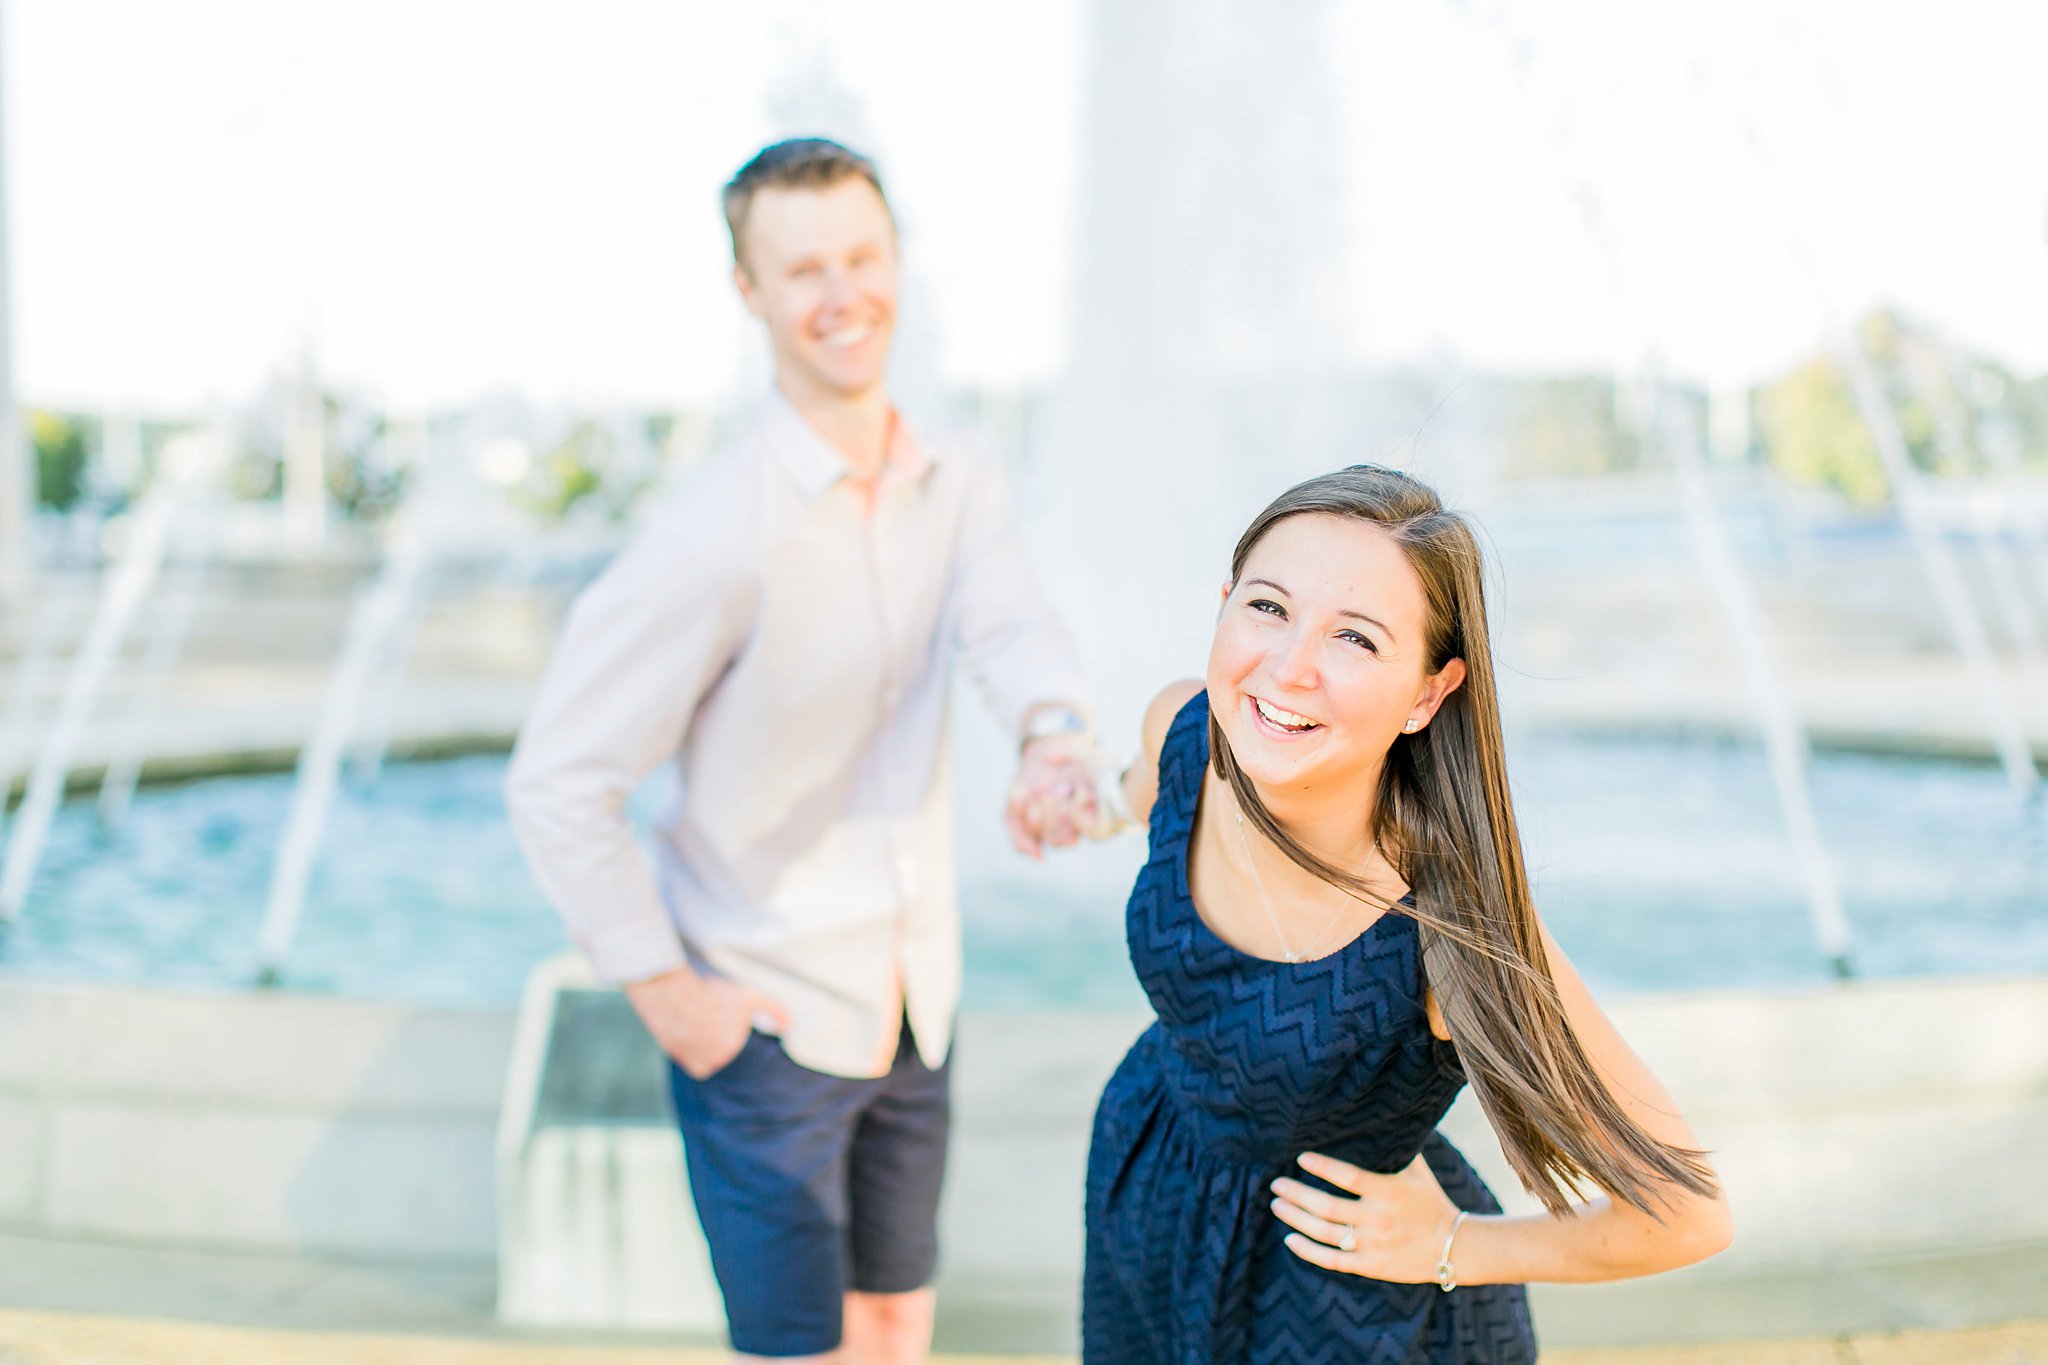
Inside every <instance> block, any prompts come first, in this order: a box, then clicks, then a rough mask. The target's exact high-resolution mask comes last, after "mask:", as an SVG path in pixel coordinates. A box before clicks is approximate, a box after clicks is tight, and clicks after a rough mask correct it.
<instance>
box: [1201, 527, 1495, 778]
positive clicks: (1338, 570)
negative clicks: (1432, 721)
mask: <svg viewBox="0 0 2048 1365" xmlns="http://www.w3.org/2000/svg"><path fill="white" fill-rule="evenodd" d="M1428 634H1429V607H1428V602H1427V599H1426V598H1425V596H1424V593H1423V587H1422V580H1421V579H1420V578H1419V577H1418V576H1417V575H1416V572H1415V570H1414V568H1413V567H1412V566H1411V565H1410V564H1409V563H1408V557H1407V555H1405V554H1404V553H1403V552H1402V551H1401V548H1400V546H1399V545H1397V544H1396V543H1395V542H1394V538H1393V536H1392V535H1390V534H1388V532H1387V531H1386V530H1385V529H1384V528H1382V527H1380V526H1378V525H1376V524H1374V523H1372V522H1369V521H1360V520H1358V519H1356V518H1352V517H1339V516H1330V515H1327V514H1322V513H1308V514H1304V515H1300V516H1293V517H1288V518H1286V519H1285V520H1282V521H1280V522H1277V523H1275V524H1274V526H1273V527H1272V529H1271V530H1269V531H1268V532H1267V533H1266V535H1265V536H1264V538H1262V539H1261V540H1260V541H1259V543H1258V544H1257V545H1256V546H1254V547H1253V549H1252V552H1251V555H1250V556H1249V557H1248V558H1247V559H1246V561H1245V565H1244V572H1243V574H1242V576H1241V577H1240V578H1239V579H1238V581H1237V582H1236V583H1234V584H1230V585H1227V586H1226V587H1225V589H1224V599H1223V614H1222V616H1221V617H1220V618H1219V619H1218V620H1217V623H1216V638H1215V641H1214V643H1213V644H1212V645H1211V646H1210V649H1209V671H1208V684H1209V705H1210V708H1211V710H1212V712H1213V714H1214V715H1215V717H1216V719H1217V722H1218V723H1219V724H1220V725H1221V726H1222V727H1223V733H1224V736H1225V738H1227V739H1228V740H1229V741H1230V748H1231V752H1232V753H1233V754H1235V755H1236V758H1237V762H1238V764H1239V766H1241V767H1242V768H1243V769H1244V771H1245V775H1246V776H1248V777H1250V778H1251V779H1252V780H1253V781H1254V782H1256V783H1257V784H1258V785H1259V786H1260V787H1261V788H1265V789H1267V790H1278V789H1293V790H1297V791H1307V790H1308V789H1316V790H1318V791H1324V790H1332V789H1339V790H1345V791H1353V790H1357V791H1358V792H1359V794H1360V795H1367V794H1369V793H1370V792H1371V791H1372V789H1373V788H1372V786H1371V785H1369V784H1371V783H1373V782H1375V781H1376V780H1377V777H1378V773H1379V769H1380V765H1381V762H1382V760H1383V759H1384V758H1385V757H1386V754H1387V750H1388V749H1390V748H1391V747H1392V746H1393V744H1394V741H1395V740H1396V739H1398V738H1399V737H1400V735H1401V734H1402V732H1403V726H1404V725H1405V724H1406V723H1407V722H1408V721H1410V720H1414V721H1417V722H1418V723H1420V724H1425V725H1426V724H1427V723H1428V721H1429V718H1430V717H1431V716H1433V715H1434V714H1435V713H1436V708H1437V706H1438V705H1440V704H1441V703H1442V701H1443V699H1444V698H1445V697H1447V696H1449V695H1450V693H1451V692H1452V691H1453V690H1454V689H1455V688H1456V687H1457V686H1458V684H1459V683H1460V682H1462V681H1463V680H1464V676H1465V666H1464V662H1463V661H1462V660H1452V661H1451V662H1450V663H1448V664H1446V665H1445V667H1444V668H1443V670H1442V671H1441V672H1438V673H1432V672H1431V671H1430V667H1429V663H1430V661H1429V640H1428ZM1361 783H1363V784H1368V785H1364V786H1362V787H1360V786H1358V785H1357V784H1361Z"/></svg>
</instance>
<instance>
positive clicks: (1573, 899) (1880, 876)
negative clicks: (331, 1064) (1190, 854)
mask: <svg viewBox="0 0 2048 1365" xmlns="http://www.w3.org/2000/svg"><path fill="white" fill-rule="evenodd" d="M1511 768H1512V771H1513V772H1514V773H1515V776H1516V800H1517V808H1518V811H1519V813H1520V818H1521V821H1522V827H1523V834H1524V839H1525V843H1526V845H1527V848H1528V852H1529V858H1530V863H1531V868H1532V872H1533V874H1534V877H1535V882H1536V890H1537V897H1538V903H1539V905H1540V906H1541V907H1542V909H1543V911H1544V914H1545V916H1546V918H1547V919H1548V921H1549V923H1550V925H1551V927H1552V929H1553V930H1554V932H1555V933H1556V935H1557V937H1558V939H1559V940H1560V941H1561V942H1562V943H1563V944H1564V946H1565V948H1566V950H1567V951H1568V952H1570V953H1571V954H1572V956H1573V958H1574V959H1575V960H1576V961H1577V962H1578V964H1579V966H1580V968H1581V970H1582V971H1584V972H1585V974H1586V975H1587V977H1588V978H1589V979H1590V980H1591V981H1592V982H1593V983H1594V985H1595V986H1596V987H1597V988H1599V989H1602V990H1604V991H1617V992H1639V991H1665V990H1676V989H1694V988H1711V987H1728V986H1743V985H1774V986H1775V985H1797V984H1801V983H1809V982H1818V981H1821V980H1824V979H1826V977H1827V974H1828V969H1827V964H1826V963H1825V961H1824V960H1823V959H1822V958H1821V956H1820V955H1819V953H1818V952H1817V951H1816V949H1815V947H1814V943H1813V936H1812V932H1811V929H1810V927H1809V925H1808V922H1807V917H1806V910H1805V905H1804V902H1803V899H1802V896H1801V891H1800V884H1799V881H1798V876H1797V869H1796V866H1795V864H1794V863H1793V860H1792V858H1791V855H1790V850H1789V848H1788V847H1787V845H1786V842H1785V839H1784V836H1783V834H1782V832H1781V827H1780V824H1779V821H1778V816H1777V809H1776V805H1775V797H1774V795H1773V792H1772V788H1771V785H1770V781H1769V776H1768V773H1767V771H1766V768H1765V764H1764V758H1763V754H1762V753H1761V751H1760V750H1758V749H1755V748H1753V747H1749V746H1746V745H1741V744H1736V743H1730V742H1716V741H1705V740H1701V741H1680V740H1669V741H1666V740H1646V739H1637V738H1630V739H1605V738H1577V737H1573V738H1565V737H1555V736H1552V737H1543V738H1531V739H1525V740H1523V741H1522V742H1519V743H1517V744H1516V745H1515V746H1514V749H1513V753H1512V757H1511ZM503 771H504V762H503V760H502V759H498V758H467V759H458V760H450V761H443V762H435V763H416V764H395V765H392V766H391V767H389V768H387V769H386V770H385V772H384V773H383V775H382V776H381V777H380V778H379V779H378V780H377V781H376V782H375V783H374V784H373V785H371V786H369V787H367V788H364V789H361V790H355V791H350V792H346V793H345V794H344V796H343V797H342V799H341V800H340V802H339V804H338V806H337V808H336V810H335V813H334V819H333V823H332V825H331V827H330V830H329V834H328V838H327V841H326V844H325V846H324V852H323V856H322V858H321V861H320V864H319V867H318V870H317V874H316V877H315V880H314V884H313V887H312V892H311V897H310V901H309V903H308V905H307V908H306V913H305V915H304V918H303V920H302V921H301V928H300V933H299V938H298V942H297V944H296V945H295V948H294V951H293V955H292V958H291V961H290V964H289V967H288V971H287V974H286V985H287V987H288V988H292V989H300V990H307V991H320V992H339V993H344V994H347V995H351V996H360V997H366V998H373V999H395V1000H406V1001H414V1002H422V1003H444V1004H491V1005H503V1004H509V1003H511V1002H513V1001H515V1000H516V999H517V998H518V994H519V990H520V987H521V984H522V982H523V980H524V978H525V975H526V973H527V971H528V970H529V969H530V968H531V967H532V965H533V964H534V963H535V962H537V961H539V960H540V959H542V958H544V957H546V956H549V955H550V954H552V953H555V952H558V951H560V950H561V949H562V948H563V947H564V946H565V940H564V938H563V936H562V933H561V930H560V929H559V927H558V925H557V923H556V920H555V918H554V916H553V915H552V914H551V913H550V911H549V910H548V908H547V906H546V904H545V902H544V901H543V900H542V898H541V896H540V893H539V891H538V890H537V889H536V888H535V887H534V885H533V883H532V881H531V879H530V878H529V877H528V875H527V873H526V870H525V867H524V865H523V863H522V862H521V859H520V855H519V851H518V849H517V847H516V846H515V844H514V842H513V839H512V835H511V831H510V830H509V829H508V828H507V826H506V824H505V820H504V816H503V812H502V807H501V804H500V798H499V786H500V781H501V779H502V775H503ZM290 791H291V779H290V778H289V777H288V776H286V775H276V776H253V777H235V778H221V779H215V780H208V781H203V782H193V783H189V784H185V785H180V786H172V787H159V788H153V789H147V790H145V791H144V792H142V793H141V794H140V796H139V797H138V799H137V800H136V803H135V805H134V808H133V811H132V813H131V816H130V819H129V822H128V824H127V826H126V828H125V829H123V830H122V831H121V833H120V834H119V835H118V836H116V837H108V836H105V835H103V834H101V833H100V832H99V831H98V830H97V829H96V828H95V826H94V823H93V818H92V812H91V808H90V806H89V804H87V803H83V802H79V803H72V804H70V805H67V806H66V807H65V809H64V810H63V812H62V813H61V814H60V816H59V818H58V821H57V823H56V826H55V829H54V831H53V834H52V838H51V843H50V846H49V849H48V852H47V854H46V856H45V859H44V863H43V868H42V871H41V874H40V876H39V878H38V880H37V883H36V886H35V889H34V892H33V894H32V896H31V900H30V904H29V907H28V909H27V910H26V911H25V912H24V914H23V916H22V918H21V919H20V920H19V921H18V922H17V923H16V925H15V926H14V927H13V929H12V930H11V931H10V932H9V933H8V934H7V935H6V936H5V938H4V940H0V973H7V974H19V975H32V976H36V977H41V978H63V979H74V980H76V979H85V980H101V981H126V982H135V981H150V982H157V983H164V984H172V985H180V986H197V987H229V988H233V987H238V986H240V985H242V984H244V983H246V982H247V981H249V980H250V979H251V977H252V976H253V974H254V970H255V953H254V946H255V942H256V934H257V928H258V925H259V923H260V920H261V916H262V905H263V901H264V897H265V894H266V890H267V887H268V882H269V875H270V864H271V858H272V855H273V851H274V848H275V846H276V842H277V839H278V836H279V833H280V831H281V829H282V825H283V821H284V814H285V809H286V806H287V804H288V802H289V798H290ZM1813 792H1814V803H1815V807H1816V811H1817V815H1818V819H1819V822H1820V826H1821V831H1822V834H1823V837H1824V838H1825V839H1826V841H1827V843H1828V848H1829V854H1830V857H1831V858H1832V860H1833V861H1834V864H1835V866H1836V869H1837V872H1838V874H1839V876H1840V878H1841V883H1842V891H1843V896H1844V899H1845V901H1846V903H1847V908H1848V912H1849V916H1850V919H1851V922H1852V924H1853V926H1854V928H1855V930H1856V933H1857V942H1856V953H1855V957H1856V965H1857V967H1858V969H1859V971H1861V972H1863V973H1866V974H1869V975H1875V976H1900V975H1915V974H1927V973H1944V974H1945V973H1971V972H2006V971H2044V970H2048V811H2044V810H2043V809H2042V808H2041V807H2039V806H2037V807H2034V808H2032V809H2028V808H2022V807H2020V806H2019V805H2017V804H2016V803H2014V802H2013V800H2012V799H2011V797H2010V795H2009V793H2008V790H2007V788H2006V786H2005V783H2004V780H2003V779H2002V777H2001V776H2000V774H1999V773H1998V771H1997V770H1996V769H1994V768H1990V767H1985V766H1977V765H1971V764H1960V763H1947V762H1934V761H1925V760H1904V759H1894V758H1879V757H1870V756H1862V755H1851V754H1826V755H1822V756H1820V757H1819V758H1818V760H1817V761H1816V764H1815V767H1814V771H1813ZM984 804H985V803H983V802H977V803H975V804H974V807H973V809H974V811H975V814H974V817H973V818H976V819H985V818H986V812H985V811H983V810H980V809H979V807H980V806H981V805H984ZM968 810H969V807H968V806H963V818H965V817H966V815H967V813H968ZM966 847H967V853H966V854H965V855H964V856H963V863H964V866H963V877H962V883H963V890H962V905H963V912H964V916H965V921H966V930H967V998H968V1003H969V1005H970V1007H976V1006H978V1007H983V1008H988V1007H1021V1006H1091V1007H1113V1008H1115V1007H1135V1006H1138V1005H1139V1004H1141V997H1140V996H1139V994H1138V991H1137V987H1136V986H1135V984H1134V983H1133V982H1132V980H1131V976H1130V969H1129V966H1128V964H1127V962H1126V961H1125V958H1124V953H1123V945H1122V940H1121V932H1122V927H1121V906H1122V894H1123V889H1124V888H1125V887H1126V886H1127V885H1128V878H1129V876H1130V874H1131V871H1132V869H1133V868H1135V866H1136V864H1137V862H1138V861H1139V860H1140V859H1141V858H1142V855H1143V849H1142V840H1139V839H1136V838H1131V839H1129V840H1128V841H1127V842H1125V843H1124V844H1122V845H1121V847H1113V848H1109V849H1096V850H1090V851H1088V853H1087V854H1086V855H1085V856H1083V857H1081V858H1079V859H1076V860H1072V861H1071V862H1069V863H1066V864H1053V865H1051V866H1050V867H1049V868H1047V869H1045V870H1040V869H1037V868H1034V867H1033V866H1032V865H1031V864H1029V863H1026V862H1024V861H1023V860H1021V859H1017V858H1014V857H1012V856H1010V855H1008V854H1000V855H998V854H993V853H990V852H988V851H987V848H986V843H985V841H984V842H983V843H981V844H977V843H976V842H975V841H973V840H968V841H966Z"/></svg>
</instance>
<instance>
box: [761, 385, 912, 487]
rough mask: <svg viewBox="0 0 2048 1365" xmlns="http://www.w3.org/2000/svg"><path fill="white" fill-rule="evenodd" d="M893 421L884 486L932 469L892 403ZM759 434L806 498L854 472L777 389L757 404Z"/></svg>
mask: <svg viewBox="0 0 2048 1365" xmlns="http://www.w3.org/2000/svg"><path fill="white" fill-rule="evenodd" d="M891 411H892V412H893V413H894V414H895V417H896V421H895V424H894V426H893V428H892V429H891V433H890V440H889V455H888V460H887V463H886V464H885V465H884V466H883V468H882V481H883V483H884V484H892V483H897V482H899V481H902V480H911V481H915V480H918V479H921V478H923V477H924V475H925V474H926V473H928V472H929V471H930V470H931V467H932V458H931V455H930V453H929V452H928V451H927V450H926V449H925V446H924V443H923V442H922V441H920V440H919V439H918V438H917V433H916V432H915V431H914V430H912V428H911V425H910V422H909V419H907V418H906V417H904V415H903V411H902V409H900V408H896V407H894V406H893V405H892V407H891ZM760 423H761V431H762V435H763V436H764V438H765V439H766V440H767V443H768V446H769V448H770V449H771V450H773V451H774V452H775V454H776V455H777V457H779V458H780V459H781V460H782V463H783V467H784V468H785V469H787V470H788V471H789V474H790V477H791V478H793V479H795V480H796V486H797V488H798V489H799V490H800V491H801V492H802V493H803V495H804V496H805V497H806V498H820V497H823V496H824V495H825V493H826V492H828V491H829V490H830V489H832V488H833V487H834V486H835V485H836V484H838V482H839V481H840V480H841V479H843V478H845V477H846V476H847V475H848V474H850V473H852V472H853V467H852V466H851V465H849V464H848V463H847V462H846V457H845V456H844V455H841V454H840V453H839V452H838V451H837V450H835V449H833V447H832V444H831V442H829V441H827V440H826V439H825V438H824V437H823V436H820V435H819V434H818V431H817V428H815V427H813V426H812V425H811V424H810V423H809V422H806V421H805V420H804V418H803V414H801V413H799V412H798V411H797V410H796V409H795V408H794V407H793V406H791V405H790V401H789V399H788V398H786V397H784V396H783V393H782V391H781V390H780V389H777V388H770V389H769V390H768V397H767V400H766V401H765V402H763V403H762V405H761V417H760Z"/></svg>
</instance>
